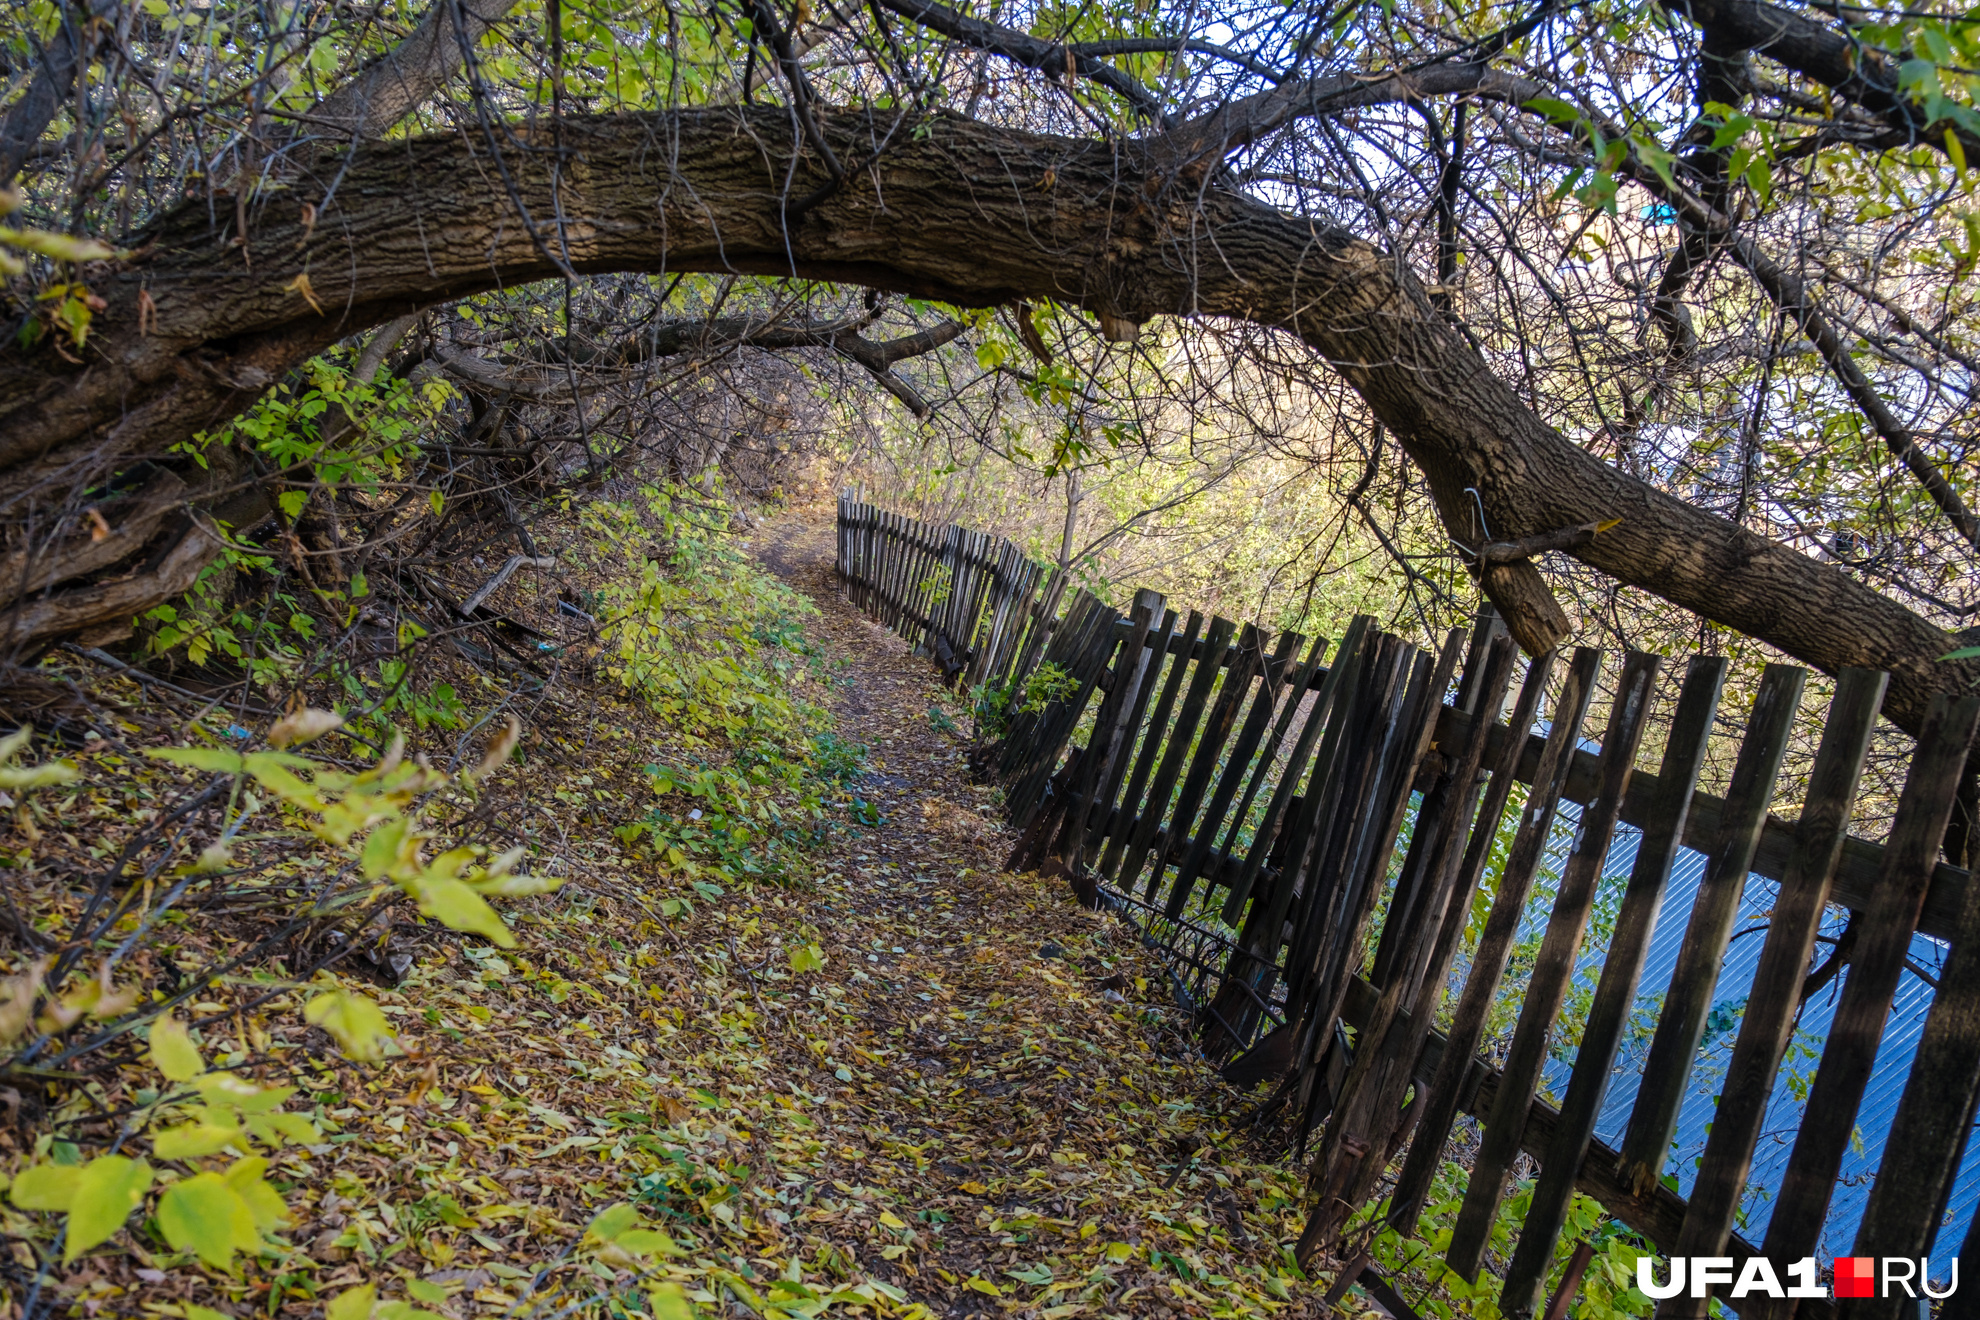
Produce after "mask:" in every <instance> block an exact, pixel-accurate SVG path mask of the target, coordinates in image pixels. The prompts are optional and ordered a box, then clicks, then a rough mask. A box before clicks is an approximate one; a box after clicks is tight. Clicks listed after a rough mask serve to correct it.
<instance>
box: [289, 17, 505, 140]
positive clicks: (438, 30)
mask: <svg viewBox="0 0 1980 1320" xmlns="http://www.w3.org/2000/svg"><path fill="white" fill-rule="evenodd" d="M515 7H516V0H434V3H433V7H432V8H431V9H429V10H427V11H426V16H425V17H424V18H422V19H420V21H419V26H418V27H416V28H414V29H413V30H412V31H411V32H410V33H408V34H407V35H406V38H405V40H403V41H401V42H400V43H399V44H398V45H396V46H394V47H393V48H392V49H391V50H389V51H387V52H385V54H383V55H381V56H379V57H378V58H377V59H375V60H373V61H372V62H371V63H370V64H367V65H365V66H364V68H362V69H360V70H358V72H357V74H356V75H355V76H354V77H353V78H352V79H351V80H350V81H349V82H347V83H345V84H344V85H343V86H342V87H339V88H338V89H337V90H336V91H334V92H332V93H330V95H328V96H326V97H324V98H323V99H322V100H321V101H318V102H317V103H316V104H315V105H314V106H312V107H311V108H310V109H309V111H308V112H307V113H306V114H304V115H303V116H302V117H301V127H302V129H303V131H305V132H308V133H316V134H322V135H324V136H326V137H329V138H332V139H337V140H343V141H349V140H351V139H354V138H370V137H377V136H379V135H380V134H382V133H384V132H385V130H386V129H389V128H390V127H392V125H394V124H396V123H398V122H399V121H400V120H401V119H404V118H405V117H406V116H407V115H409V114H411V113H412V112H413V111H414V110H415V109H417V108H418V107H419V106H420V104H421V103H423V102H424V101H426V100H427V99H428V98H429V97H431V96H432V95H433V94H434V93H435V92H437V91H439V90H440V89H441V88H442V87H445V86H446V85H447V84H448V83H449V82H451V81H452V80H453V77H454V75H455V74H457V73H459V72H460V70H461V45H462V42H461V37H462V35H463V32H462V29H463V28H464V29H465V33H464V35H465V36H466V38H467V41H468V44H469V45H472V44H473V43H474V42H477V41H479V40H481V38H482V37H483V36H484V35H485V34H486V33H487V32H488V30H489V29H490V28H492V27H494V26H495V25H496V24H497V23H499V22H501V21H502V20H503V19H504V18H506V17H508V14H509V11H510V10H511V9H514V8H515Z"/></svg>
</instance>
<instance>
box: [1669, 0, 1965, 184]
mask: <svg viewBox="0 0 1980 1320" xmlns="http://www.w3.org/2000/svg"><path fill="white" fill-rule="evenodd" d="M1664 5H1665V7H1666V8H1667V9H1669V10H1670V11H1671V12H1672V13H1674V14H1676V15H1678V16H1680V17H1682V18H1687V19H1689V20H1690V21H1691V22H1693V23H1695V24H1697V25H1698V26H1699V27H1700V28H1702V29H1704V30H1705V31H1707V32H1710V33H1712V34H1714V36H1715V37H1716V38H1717V39H1718V40H1720V41H1723V42H1725V43H1726V44H1727V45H1730V46H1737V47H1739V48H1740V49H1743V50H1752V51H1758V52H1759V53H1760V54H1762V55H1765V56H1767V57H1768V58H1769V59H1771V60H1774V61H1775V62H1777V63H1779V64H1782V65H1785V66H1786V67H1787V68H1790V69H1792V70H1794V71H1795V72H1796V73H1798V74H1800V75H1801V76H1802V77H1804V78H1808V79H1810V80H1811V81H1814V82H1818V83H1820V84H1822V86H1824V87H1827V88H1828V89H1829V90H1830V91H1832V92H1834V93H1836V95H1838V96H1840V97H1842V98H1843V99H1844V100H1845V101H1848V102H1851V103H1853V104H1855V105H1858V106H1861V107H1862V108H1863V109H1864V110H1866V111H1868V112H1869V113H1870V114H1871V115H1873V116H1875V117H1876V119H1877V121H1878V122H1879V123H1880V124H1882V125H1883V126H1884V127H1885V128H1886V129H1887V130H1889V131H1890V132H1891V133H1892V134H1894V135H1895V142H1896V143H1899V144H1902V143H1920V144H1923V145H1926V146H1930V147H1933V148H1935V149H1936V150H1938V151H1942V152H1943V151H1946V150H1947V147H1946V141H1945V137H1946V134H1947V132H1949V131H1950V132H1954V133H1956V134H1957V135H1958V137H1959V139H1960V142H1961V146H1962V148H1963V150H1964V151H1965V153H1966V155H1967V157H1968V158H1969V159H1980V137H1975V136H1974V135H1973V134H1971V133H1968V132H1966V131H1965V130H1964V129H1960V128H1958V127H1957V126H1956V125H1949V124H1947V123H1944V122H1940V123H1926V122H1925V117H1924V112H1923V110H1922V109H1921V108H1920V107H1919V105H1918V104H1917V102H1915V101H1913V100H1912V99H1911V98H1910V97H1909V96H1907V95H1905V94H1904V93H1903V92H1902V91H1900V90H1899V89H1898V64H1899V62H1900V60H1901V58H1902V57H1901V56H1899V55H1897V54H1896V53H1895V52H1892V51H1886V50H1879V49H1877V48H1876V47H1874V46H1866V45H1865V44H1864V43H1863V42H1862V41H1861V40H1860V39H1858V38H1855V37H1851V36H1847V35H1845V34H1843V33H1841V32H1838V31H1836V30H1835V29H1834V28H1831V27H1829V26H1828V25H1827V24H1824V23H1820V22H1817V21H1816V20H1814V19H1812V18H1809V17H1807V16H1806V15H1804V14H1797V13H1795V12H1794V11H1793V10H1791V9H1783V8H1781V7H1780V6H1779V5H1771V4H1766V3H1764V0H1664Z"/></svg>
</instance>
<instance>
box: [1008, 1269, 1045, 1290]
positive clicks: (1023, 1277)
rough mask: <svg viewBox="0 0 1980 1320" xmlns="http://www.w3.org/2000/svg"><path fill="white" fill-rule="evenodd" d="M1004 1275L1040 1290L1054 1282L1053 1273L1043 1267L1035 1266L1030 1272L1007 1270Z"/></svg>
mask: <svg viewBox="0 0 1980 1320" xmlns="http://www.w3.org/2000/svg"><path fill="white" fill-rule="evenodd" d="M1004 1273H1006V1274H1008V1275H1010V1276H1011V1277H1012V1278H1013V1279H1016V1280H1018V1281H1019V1282H1021V1283H1029V1284H1032V1285H1034V1286H1037V1287H1040V1288H1042V1287H1044V1286H1045V1285H1046V1284H1048V1283H1050V1282H1051V1281H1052V1271H1050V1270H1048V1269H1046V1268H1045V1267H1044V1266H1043V1265H1033V1266H1032V1267H1031V1268H1030V1269H1028V1270H1005V1271H1004Z"/></svg>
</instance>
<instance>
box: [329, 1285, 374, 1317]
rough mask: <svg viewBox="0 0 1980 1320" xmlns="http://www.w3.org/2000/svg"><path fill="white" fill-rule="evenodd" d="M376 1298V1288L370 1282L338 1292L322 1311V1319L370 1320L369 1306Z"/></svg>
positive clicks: (370, 1306)
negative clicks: (335, 1297)
mask: <svg viewBox="0 0 1980 1320" xmlns="http://www.w3.org/2000/svg"><path fill="white" fill-rule="evenodd" d="M377 1300H378V1289H376V1288H374V1287H372V1286H371V1285H370V1284H368V1283H367V1284H364V1285H362V1286H361V1287H357V1288H352V1289H351V1290H350V1291H348V1292H343V1293H339V1294H338V1295H337V1299H336V1300H335V1301H333V1302H331V1303H330V1305H329V1307H328V1308H326V1309H325V1311H324V1313H323V1314H324V1320H371V1308H372V1306H373V1304H374V1303H376V1302H377Z"/></svg>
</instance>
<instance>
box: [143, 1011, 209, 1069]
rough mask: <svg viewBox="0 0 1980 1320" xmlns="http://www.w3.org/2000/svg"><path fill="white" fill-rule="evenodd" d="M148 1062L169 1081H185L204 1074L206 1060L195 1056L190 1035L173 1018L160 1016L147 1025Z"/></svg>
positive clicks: (196, 1053)
mask: <svg viewBox="0 0 1980 1320" xmlns="http://www.w3.org/2000/svg"><path fill="white" fill-rule="evenodd" d="M151 1062H152V1065H153V1066H154V1067H156V1068H157V1069H158V1071H159V1072H162V1073H164V1074H165V1078H166V1080H167V1081H172V1082H189V1081H191V1080H192V1079H193V1078H195V1077H197V1076H199V1075H200V1074H201V1073H203V1072H205V1071H206V1060H204V1059H202V1058H200V1057H199V1047H198V1046H197V1045H194V1044H193V1041H192V1032H190V1031H188V1030H187V1029H186V1024H185V1023H183V1022H181V1021H179V1019H177V1018H175V1017H162V1018H159V1019H158V1020H157V1021H156V1022H154V1023H152V1024H151Z"/></svg>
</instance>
